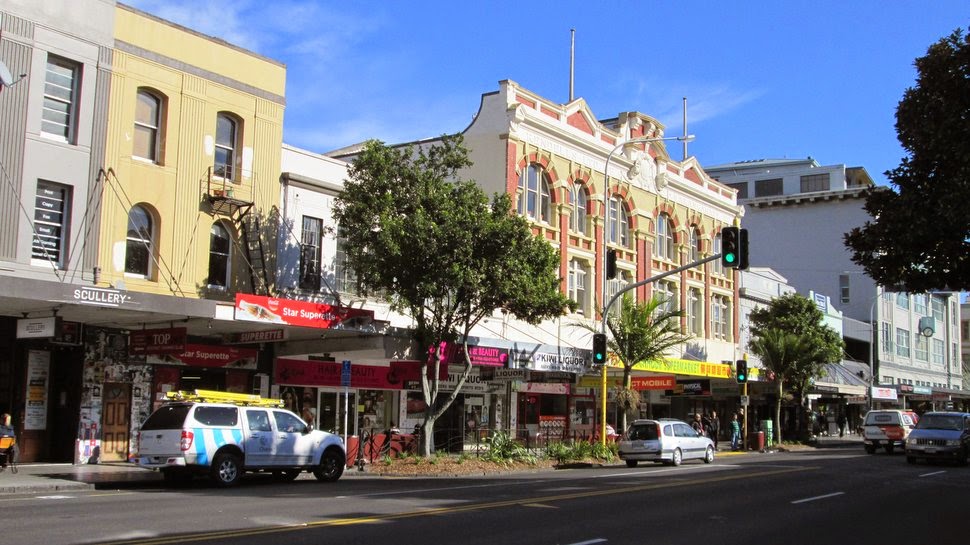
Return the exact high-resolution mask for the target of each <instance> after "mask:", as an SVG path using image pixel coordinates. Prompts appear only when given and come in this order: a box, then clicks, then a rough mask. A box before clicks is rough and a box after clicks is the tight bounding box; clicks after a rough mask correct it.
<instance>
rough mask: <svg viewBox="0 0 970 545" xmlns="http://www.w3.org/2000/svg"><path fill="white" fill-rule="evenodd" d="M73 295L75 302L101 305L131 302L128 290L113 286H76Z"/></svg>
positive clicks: (107, 305) (109, 305)
mask: <svg viewBox="0 0 970 545" xmlns="http://www.w3.org/2000/svg"><path fill="white" fill-rule="evenodd" d="M73 297H74V302H75V303H79V304H82V305H97V306H100V307H121V306H124V305H125V303H129V302H131V296H130V295H128V292H127V291H122V290H116V289H111V288H87V287H85V288H75V289H74V292H73Z"/></svg>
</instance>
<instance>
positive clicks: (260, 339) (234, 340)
mask: <svg viewBox="0 0 970 545" xmlns="http://www.w3.org/2000/svg"><path fill="white" fill-rule="evenodd" d="M285 340H286V330H285V329H267V330H265V331H243V332H242V333H233V334H231V335H229V339H228V340H227V341H226V342H229V343H231V344H253V343H275V342H279V341H285Z"/></svg>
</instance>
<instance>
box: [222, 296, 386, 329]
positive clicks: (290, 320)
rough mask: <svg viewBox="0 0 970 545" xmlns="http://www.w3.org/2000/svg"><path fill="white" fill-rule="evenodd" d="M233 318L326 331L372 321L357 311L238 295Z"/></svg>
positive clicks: (372, 315) (361, 311) (369, 313)
mask: <svg viewBox="0 0 970 545" xmlns="http://www.w3.org/2000/svg"><path fill="white" fill-rule="evenodd" d="M235 317H236V319H237V320H247V321H250V322H263V323H270V324H289V325H298V326H303V327H316V328H320V329H329V328H331V327H334V326H336V325H338V324H340V323H342V322H344V321H346V320H349V319H351V318H373V317H374V313H373V312H372V311H369V310H363V309H359V308H347V307H335V306H333V305H327V304H324V303H312V302H309V301H295V300H293V299H278V298H276V297H266V296H264V295H251V294H248V293H237V294H236V313H235Z"/></svg>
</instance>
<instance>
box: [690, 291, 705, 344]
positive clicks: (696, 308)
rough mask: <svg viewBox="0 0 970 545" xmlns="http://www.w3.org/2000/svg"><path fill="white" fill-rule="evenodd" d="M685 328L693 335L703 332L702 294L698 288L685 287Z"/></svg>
mask: <svg viewBox="0 0 970 545" xmlns="http://www.w3.org/2000/svg"><path fill="white" fill-rule="evenodd" d="M687 330H688V332H689V333H691V334H692V335H695V336H700V335H702V334H703V333H704V296H703V294H702V293H701V290H700V289H699V288H688V289H687Z"/></svg>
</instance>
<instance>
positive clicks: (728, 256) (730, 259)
mask: <svg viewBox="0 0 970 545" xmlns="http://www.w3.org/2000/svg"><path fill="white" fill-rule="evenodd" d="M734 259H735V258H734V254H724V261H727V262H728V263H734Z"/></svg>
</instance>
